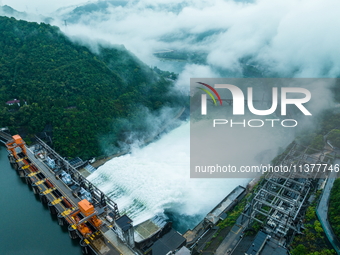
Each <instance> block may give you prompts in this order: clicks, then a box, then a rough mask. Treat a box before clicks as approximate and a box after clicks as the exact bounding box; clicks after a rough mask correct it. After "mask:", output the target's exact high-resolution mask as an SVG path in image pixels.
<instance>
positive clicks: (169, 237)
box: [152, 229, 186, 255]
mask: <svg viewBox="0 0 340 255" xmlns="http://www.w3.org/2000/svg"><path fill="white" fill-rule="evenodd" d="M185 243H186V240H185V238H184V237H183V236H182V235H180V234H179V233H178V232H177V231H175V230H174V229H171V230H170V231H169V232H168V233H167V234H165V235H164V236H163V237H162V238H160V239H158V240H157V241H156V242H155V243H154V245H153V246H152V254H157V255H166V254H167V253H168V252H170V251H175V250H177V249H178V248H180V247H181V246H183V245H185Z"/></svg>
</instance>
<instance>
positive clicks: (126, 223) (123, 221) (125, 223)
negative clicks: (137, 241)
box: [116, 214, 132, 231]
mask: <svg viewBox="0 0 340 255" xmlns="http://www.w3.org/2000/svg"><path fill="white" fill-rule="evenodd" d="M116 224H117V226H118V227H120V228H121V229H122V230H123V231H126V230H128V229H130V228H132V220H131V219H130V218H129V217H128V216H127V215H126V214H124V215H123V216H121V217H120V218H119V219H117V220H116Z"/></svg>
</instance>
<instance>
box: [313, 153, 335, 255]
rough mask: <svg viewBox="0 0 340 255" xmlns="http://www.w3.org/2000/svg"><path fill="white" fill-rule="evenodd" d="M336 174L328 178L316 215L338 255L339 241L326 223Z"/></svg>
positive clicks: (333, 173) (332, 173)
mask: <svg viewBox="0 0 340 255" xmlns="http://www.w3.org/2000/svg"><path fill="white" fill-rule="evenodd" d="M335 164H340V160H339V159H337V160H336V161H335ZM336 175H337V173H336V172H331V174H330V175H329V177H328V180H327V183H326V186H325V188H324V191H323V193H322V197H321V199H320V203H319V206H318V208H317V215H318V218H319V220H320V222H321V225H322V227H323V229H324V231H325V233H326V236H327V238H328V240H329V241H330V243H331V244H332V246H333V248H334V249H335V251H336V252H337V254H338V255H340V243H339V241H338V240H337V239H336V238H335V236H334V233H333V231H332V229H331V226H330V224H329V222H328V202H329V196H330V193H331V189H332V187H333V183H334V181H335V179H336Z"/></svg>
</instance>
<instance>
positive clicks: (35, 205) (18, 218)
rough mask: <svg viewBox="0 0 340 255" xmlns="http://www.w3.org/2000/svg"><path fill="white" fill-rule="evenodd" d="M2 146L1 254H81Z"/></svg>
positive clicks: (0, 196) (0, 185)
mask: <svg viewBox="0 0 340 255" xmlns="http://www.w3.org/2000/svg"><path fill="white" fill-rule="evenodd" d="M7 155H8V153H7V150H6V148H5V147H4V146H2V145H0V171H1V178H0V190H1V191H0V205H1V207H0V216H1V218H0V222H1V231H0V253H1V254H3V255H47V254H48V255H64V254H67V255H81V254H82V252H81V248H80V246H79V240H71V239H70V237H69V235H68V232H67V229H63V228H61V227H60V226H59V225H58V222H57V220H56V218H55V217H54V216H53V217H52V215H51V214H50V212H49V210H48V208H47V206H46V205H43V204H42V203H41V202H40V200H39V197H38V196H36V195H34V194H33V192H32V189H31V188H30V187H29V186H28V185H27V184H26V183H25V181H24V180H21V178H20V177H19V176H18V175H17V173H16V171H15V170H14V169H13V168H11V166H10V164H9V161H8V158H7Z"/></svg>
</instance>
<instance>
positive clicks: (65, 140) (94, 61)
mask: <svg viewBox="0 0 340 255" xmlns="http://www.w3.org/2000/svg"><path fill="white" fill-rule="evenodd" d="M99 51H100V53H99V54H94V53H92V52H91V51H90V50H89V49H88V48H86V47H84V46H81V45H76V44H74V43H72V42H71V41H70V40H69V39H68V38H67V37H66V36H64V35H63V34H62V33H61V31H60V30H59V28H57V27H53V26H50V25H47V24H43V23H41V24H38V23H31V22H26V21H21V20H20V21H18V20H15V19H14V18H7V17H0V53H1V54H0V127H3V126H8V127H9V128H10V131H11V133H12V134H15V133H20V134H22V135H23V136H24V137H25V140H27V141H30V139H31V138H32V137H34V135H35V134H38V133H41V132H43V131H46V132H47V133H48V134H50V135H51V136H52V140H53V146H54V148H55V149H56V150H57V151H58V152H60V153H61V154H62V155H64V156H72V157H73V156H81V157H83V158H89V157H92V156H98V155H101V154H102V153H103V150H102V149H101V147H100V144H99V142H98V141H99V140H100V138H101V137H105V139H106V140H107V139H109V140H107V141H105V142H106V144H108V145H112V147H114V148H118V147H119V142H120V141H124V140H125V139H127V137H128V136H129V134H130V133H131V132H139V131H143V132H145V133H146V132H147V127H146V126H145V125H146V124H145V125H144V123H143V116H140V115H141V114H142V113H145V112H151V113H152V114H154V115H157V114H159V111H160V109H161V108H162V107H164V106H169V107H177V108H179V107H182V106H184V105H186V103H187V102H186V99H185V98H184V97H183V96H178V95H177V94H176V93H170V92H171V90H172V84H173V83H172V82H171V81H170V80H169V79H167V78H166V77H164V76H167V75H162V73H161V74H157V73H156V72H155V71H153V70H152V69H150V68H149V67H148V66H146V65H145V64H143V63H142V62H141V61H139V60H138V59H137V58H136V57H134V56H133V55H132V54H130V53H129V52H128V51H127V50H125V48H124V47H123V46H120V47H114V48H113V47H112V48H104V47H102V46H99ZM13 99H18V100H20V106H19V105H17V104H14V105H7V104H6V102H7V101H10V100H13ZM122 120H124V121H125V122H124V121H122ZM126 122H127V123H139V124H138V125H130V126H129V125H127V124H126ZM121 123H125V124H124V125H123V124H121ZM136 129H139V130H136ZM107 134H111V135H110V136H105V135H107Z"/></svg>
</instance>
